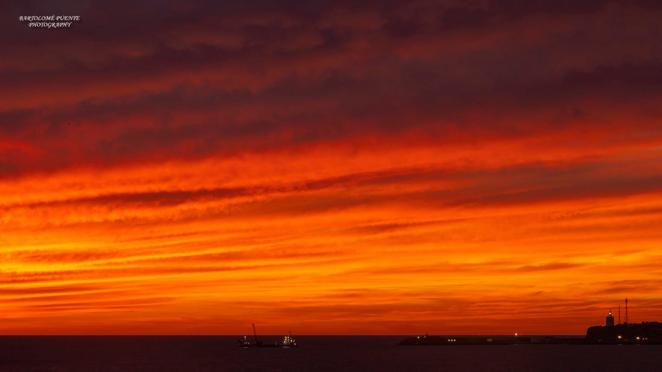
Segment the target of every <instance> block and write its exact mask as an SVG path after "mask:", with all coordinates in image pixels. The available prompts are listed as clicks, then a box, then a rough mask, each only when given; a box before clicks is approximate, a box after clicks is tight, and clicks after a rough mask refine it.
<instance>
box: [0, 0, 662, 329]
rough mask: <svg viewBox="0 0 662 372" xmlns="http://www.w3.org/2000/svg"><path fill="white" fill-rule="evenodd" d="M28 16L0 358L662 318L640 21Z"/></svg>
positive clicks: (4, 102)
mask: <svg viewBox="0 0 662 372" xmlns="http://www.w3.org/2000/svg"><path fill="white" fill-rule="evenodd" d="M43 3H44V2H38V1H23V2H21V1H16V2H15V4H14V5H8V4H6V3H2V5H0V15H1V17H0V47H1V49H0V334H244V333H250V324H251V323H253V322H254V323H256V324H257V326H258V330H259V331H261V333H271V334H281V333H285V332H288V331H290V330H291V331H292V332H293V333H294V334H418V333H425V332H428V333H431V334H434V333H469V334H471V333H508V334H510V333H514V332H519V333H538V334H540V333H560V334H583V333H584V332H585V329H586V327H588V326H590V325H595V324H602V323H603V321H604V316H605V315H606V312H607V311H608V310H609V309H610V308H611V309H612V310H613V311H614V313H616V310H617V306H618V304H619V303H621V302H622V300H623V299H624V298H625V297H628V298H629V299H630V310H631V311H630V314H631V316H630V321H636V322H639V321H643V320H662V26H661V24H662V23H661V22H660V20H661V19H662V5H661V3H660V2H659V1H655V0H635V1H604V0H586V1H571V0H535V1H533V0H530V1H525V0H481V1H478V0H477V1H460V0H457V1H452V0H449V1H427V0H414V1H349V0H348V1H333V2H327V1H318V0H308V1H288V0H256V1H188V0H173V1H156V0H153V1H148V0H142V1H141V0H139V1H135V0H134V1H128V0H120V1H112V2H111V1H107V2H97V1H91V0H90V1H83V0H62V1H51V2H50V5H44V4H43ZM46 3H49V2H46ZM50 14H56V15H58V14H63V15H79V16H80V17H81V21H80V22H78V23H74V24H73V25H72V26H71V28H68V29H57V30H53V29H51V30H48V29H35V28H29V27H28V26H27V24H26V23H25V22H20V21H19V20H18V17H19V16H26V15H50Z"/></svg>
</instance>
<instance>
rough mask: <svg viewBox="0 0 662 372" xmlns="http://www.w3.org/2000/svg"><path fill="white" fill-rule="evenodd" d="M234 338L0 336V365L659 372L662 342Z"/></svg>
mask: <svg viewBox="0 0 662 372" xmlns="http://www.w3.org/2000/svg"><path fill="white" fill-rule="evenodd" d="M236 339H237V338H236V337H226V336H221V337H142V336H141V337H123V336H122V337H87V336H80V337H60V336H57V337H15V336H11V337H9V336H8V337H0V371H3V372H4V371H85V372H87V371H194V372H195V371H263V372H264V371H337V372H339V371H363V372H366V371H601V372H609V371H637V372H641V371H651V372H653V371H654V372H662V346H590V345H510V346H397V345H396V344H397V342H398V341H399V340H400V339H402V337H373V336H366V337H354V336H348V337H317V336H308V337H305V336H301V337H298V338H297V340H298V342H299V344H300V347H299V348H297V349H270V348H262V349H241V348H239V347H237V346H236ZM274 339H275V338H274ZM266 340H267V338H266V337H265V341H266Z"/></svg>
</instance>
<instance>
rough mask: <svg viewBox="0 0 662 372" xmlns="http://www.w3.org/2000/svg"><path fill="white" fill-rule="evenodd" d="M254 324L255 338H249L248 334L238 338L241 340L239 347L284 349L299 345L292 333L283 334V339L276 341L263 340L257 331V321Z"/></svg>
mask: <svg viewBox="0 0 662 372" xmlns="http://www.w3.org/2000/svg"><path fill="white" fill-rule="evenodd" d="M252 325H253V338H252V339H251V338H249V337H247V336H243V337H242V338H240V339H239V340H238V342H239V347H241V348H250V347H279V348H283V349H289V348H292V347H297V341H296V339H295V338H294V337H293V336H292V334H289V335H287V336H283V339H282V340H281V341H274V342H263V341H262V340H261V339H260V338H258V337H257V332H256V330H255V323H253V324H252Z"/></svg>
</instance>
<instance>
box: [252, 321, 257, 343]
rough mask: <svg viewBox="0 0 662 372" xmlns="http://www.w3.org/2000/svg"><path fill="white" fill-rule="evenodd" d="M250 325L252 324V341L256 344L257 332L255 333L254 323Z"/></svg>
mask: <svg viewBox="0 0 662 372" xmlns="http://www.w3.org/2000/svg"><path fill="white" fill-rule="evenodd" d="M252 324H253V340H254V341H255V343H256V344H257V332H255V323H252Z"/></svg>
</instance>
